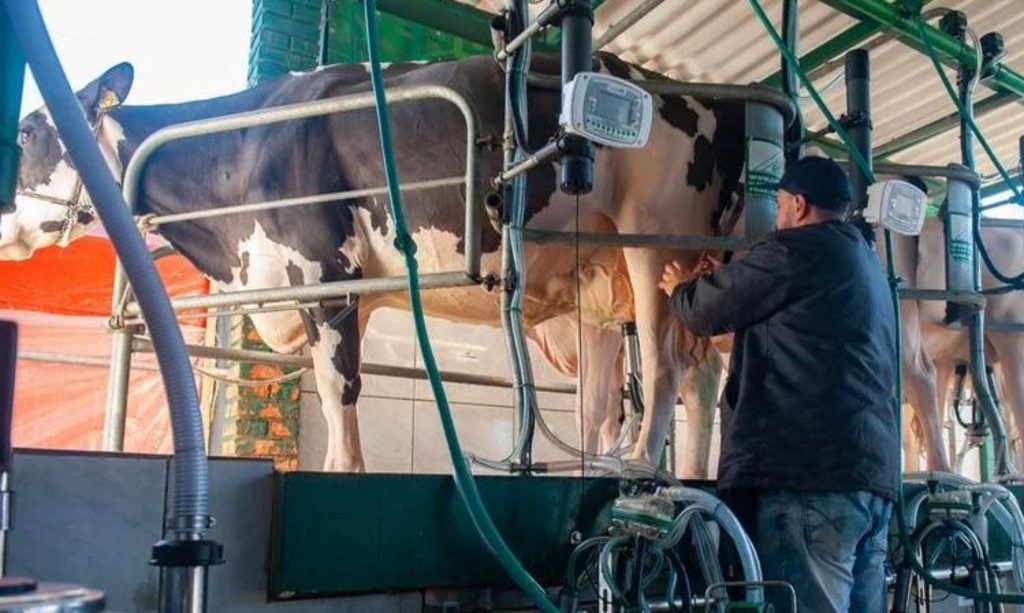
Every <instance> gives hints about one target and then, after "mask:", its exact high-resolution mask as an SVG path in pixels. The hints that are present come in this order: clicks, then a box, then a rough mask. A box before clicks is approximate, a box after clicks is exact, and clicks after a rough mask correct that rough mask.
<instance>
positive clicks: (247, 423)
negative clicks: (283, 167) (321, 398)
mask: <svg viewBox="0 0 1024 613" xmlns="http://www.w3.org/2000/svg"><path fill="white" fill-rule="evenodd" d="M321 7H322V2H321V0H253V4H252V38H251V39H250V42H249V84H250V85H255V84H256V83H258V82H260V81H262V80H263V79H266V78H272V77H276V76H278V75H281V74H284V73H286V72H289V71H293V70H309V69H311V68H315V67H316V66H317V64H318V60H319V58H320V30H321V28H320V22H321V10H322V9H321ZM238 345H240V346H241V347H243V348H245V349H257V350H261V351H269V349H268V348H267V347H266V346H265V345H264V344H263V343H262V341H261V340H260V338H259V335H258V334H257V333H256V330H255V329H254V328H253V325H252V322H251V321H250V320H249V318H248V317H245V318H244V321H243V323H242V326H241V333H240V337H239V338H238V339H236V343H235V346H238ZM291 372H293V369H282V368H279V367H276V366H267V365H262V364H241V365H240V366H238V367H237V369H236V373H237V376H238V377H239V378H242V379H251V380H269V381H273V380H275V379H279V378H280V377H282V376H283V375H286V374H288V373H291ZM299 387H300V386H299V380H298V379H293V380H290V381H285V382H279V383H268V384H266V385H257V386H250V387H237V388H236V389H235V390H233V393H232V394H230V397H229V400H228V402H227V405H228V406H227V411H226V416H225V425H224V443H223V451H224V453H226V454H229V455H237V456H250V457H252V456H256V457H270V458H273V459H274V464H275V466H276V467H277V468H278V469H279V470H294V469H296V468H297V467H298V437H299V396H300V392H299Z"/></svg>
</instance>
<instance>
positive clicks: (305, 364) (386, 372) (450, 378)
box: [132, 337, 576, 394]
mask: <svg viewBox="0 0 1024 613" xmlns="http://www.w3.org/2000/svg"><path fill="white" fill-rule="evenodd" d="M185 348H186V349H187V350H188V354H189V355H190V356H193V357H197V358H208V359H218V360H227V361H229V362H253V363H256V364H270V365H273V366H286V367H296V368H312V367H313V358H310V357H307V356H301V355H287V354H281V353H271V352H269V351H256V350H252V349H230V348H224V347H208V346H206V345H185ZM132 351H136V352H139V353H152V352H153V345H152V344H151V343H150V342H149V340H148V339H145V338H139V337H136V338H135V339H133V341H132ZM359 371H360V372H361V373H362V374H364V375H375V376H380V377H398V378H403V379H416V380H417V381H426V380H427V373H426V372H425V371H423V370H421V369H419V368H410V367H407V366H395V365H392V364H375V363H372V362H364V363H363V364H362V365H360V367H359ZM441 378H442V379H443V380H444V381H446V382H448V383H462V384H466V385H480V386H484V387H503V388H508V389H511V388H512V381H510V380H508V379H504V378H502V377H488V376H484V375H471V374H467V373H459V372H448V371H441ZM536 388H537V391H539V392H548V393H552V394H574V393H576V386H575V385H568V384H565V385H538V386H536Z"/></svg>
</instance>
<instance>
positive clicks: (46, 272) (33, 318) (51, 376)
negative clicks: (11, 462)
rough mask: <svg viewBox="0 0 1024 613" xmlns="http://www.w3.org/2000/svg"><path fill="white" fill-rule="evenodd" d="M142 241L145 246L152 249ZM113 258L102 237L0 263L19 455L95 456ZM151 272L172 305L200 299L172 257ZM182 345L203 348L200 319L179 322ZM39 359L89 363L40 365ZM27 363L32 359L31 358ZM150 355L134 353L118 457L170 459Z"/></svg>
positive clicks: (192, 273)
mask: <svg viewBox="0 0 1024 613" xmlns="http://www.w3.org/2000/svg"><path fill="white" fill-rule="evenodd" d="M157 241H158V239H155V238H153V237H150V238H149V240H148V242H149V243H150V246H151V247H154V246H156V245H157V244H159V243H158V242H157ZM114 263H115V260H114V251H113V248H112V246H111V244H110V242H109V240H107V239H106V238H104V237H101V236H87V237H84V238H81V239H79V240H77V241H75V242H74V243H72V244H71V245H70V246H69V247H68V248H66V249H63V250H62V249H57V248H49V249H43V250H40V251H39V252H37V253H36V254H35V255H34V256H33V257H32V258H31V259H30V260H26V261H22V262H0V310H2V311H0V319H8V320H13V321H15V322H17V323H18V326H19V340H20V342H19V352H20V353H21V357H20V359H19V360H18V364H17V379H16V386H15V405H14V406H15V410H14V424H13V439H14V440H13V442H14V444H15V445H16V446H18V447H34V448H44V449H76V450H99V449H101V448H102V443H103V441H102V433H103V407H104V404H105V398H106V389H107V372H108V367H107V366H106V365H105V364H104V362H106V361H108V360H109V356H110V335H109V333H107V331H106V330H105V329H104V322H105V321H106V320H107V318H108V317H109V316H110V303H111V293H112V289H113V272H114ZM157 269H158V270H159V272H160V276H161V277H162V278H163V280H164V284H165V285H166V287H167V289H168V292H169V293H170V294H171V295H172V296H182V295H194V294H200V293H207V291H208V284H207V281H206V280H205V279H204V278H203V277H202V275H200V273H199V272H198V271H197V270H196V269H195V268H193V267H192V265H191V264H190V263H189V262H188V261H187V260H185V259H184V258H183V257H181V256H178V255H173V256H169V257H166V258H161V259H160V260H158V261H157ZM182 323H183V326H182V332H183V334H184V336H185V341H186V342H188V343H197V344H198V343H202V341H203V336H204V334H203V333H204V331H203V328H202V327H201V326H202V324H203V323H204V322H203V321H202V320H195V319H190V320H187V321H183V322H182ZM48 354H61V355H65V356H75V357H76V358H84V359H85V360H86V361H91V362H96V363H94V364H67V363H61V362H59V361H54V360H48V359H47V358H48ZM30 358H31V359H30ZM153 364H154V360H153V357H152V356H150V355H140V354H136V355H135V358H134V361H133V365H134V366H135V367H134V368H133V369H132V375H131V386H130V391H129V401H128V421H127V424H126V427H125V451H130V452H140V453H169V452H170V451H171V435H170V424H169V420H168V416H167V401H166V399H165V397H164V391H163V383H162V381H161V377H160V374H159V372H157V371H156V370H155V369H153Z"/></svg>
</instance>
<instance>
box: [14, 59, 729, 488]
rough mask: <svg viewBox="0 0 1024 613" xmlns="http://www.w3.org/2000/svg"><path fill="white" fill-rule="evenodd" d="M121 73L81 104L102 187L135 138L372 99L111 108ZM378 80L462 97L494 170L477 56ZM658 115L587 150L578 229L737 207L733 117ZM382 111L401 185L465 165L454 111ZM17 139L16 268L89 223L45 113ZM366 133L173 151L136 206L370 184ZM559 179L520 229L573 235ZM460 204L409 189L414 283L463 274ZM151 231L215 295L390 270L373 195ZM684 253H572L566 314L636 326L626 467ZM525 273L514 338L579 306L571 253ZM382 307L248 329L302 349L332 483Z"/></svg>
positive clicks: (545, 253)
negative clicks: (587, 185)
mask: <svg viewBox="0 0 1024 613" xmlns="http://www.w3.org/2000/svg"><path fill="white" fill-rule="evenodd" d="M600 64H601V69H602V70H603V71H606V72H609V73H612V74H615V75H618V76H623V77H631V78H645V77H647V76H649V75H646V74H644V75H641V74H640V72H639V71H638V70H637V69H635V68H633V67H631V66H628V65H627V64H625V63H623V62H622V61H621V60H619V59H618V58H616V57H614V56H611V55H602V56H601V57H600ZM535 69H537V70H540V71H545V72H548V73H549V74H555V73H556V71H557V65H556V64H555V63H554V62H553V60H550V59H545V58H536V59H535ZM132 74H133V73H132V69H131V67H130V66H129V65H126V64H122V65H118V66H115V67H114V68H112V69H110V70H109V71H107V72H106V73H105V74H103V75H102V76H100V77H99V78H98V79H97V80H96V81H94V82H92V83H90V84H89V85H88V86H86V87H85V88H84V89H83V90H82V91H81V92H79V98H80V100H81V102H82V105H83V108H84V110H85V112H86V115H87V118H88V119H89V121H90V122H92V123H93V124H94V128H95V130H96V134H97V138H98V140H99V143H100V147H101V149H102V150H103V152H104V154H105V156H106V158H107V160H108V162H109V165H110V167H111V170H112V171H113V172H114V174H115V176H117V177H121V176H122V173H123V169H124V167H125V166H126V164H127V161H128V160H129V159H130V158H131V156H132V154H133V153H134V151H135V150H136V149H137V147H138V146H139V144H140V143H141V142H142V141H143V140H144V139H145V138H146V137H147V136H149V135H151V134H152V133H153V132H154V131H156V130H158V129H160V128H162V127H165V126H167V125H170V124H175V123H180V122H184V121H190V120H197V119H203V118H207V117H212V116H217V115H224V114H229V113H237V112H241V111H251V110H254V109H262V108H268V107H274V106H279V105H283V104H290V103H296V102H303V101H309V100H317V99H323V98H328V97H333V96H342V95H346V94H353V93H359V92H365V91H368V89H369V84H368V78H367V74H366V71H365V68H364V67H363V66H361V65H342V66H333V67H328V68H324V69H320V70H317V71H314V72H309V73H304V74H292V75H289V76H285V77H282V78H280V79H277V80H273V81H269V82H266V83H263V84H261V85H259V86H257V87H254V88H252V89H249V90H246V91H243V92H241V93H238V94H235V95H231V96H226V97H222V98H216V99H212V100H206V101H199V102H190V103H184V104H170V105H158V106H123V105H121V104H120V102H121V101H123V100H124V99H125V98H126V96H127V95H128V91H129V89H130V86H131V82H132ZM385 76H386V77H387V84H388V87H400V86H409V85H419V84H441V85H445V86H447V87H450V88H452V89H454V90H456V91H458V92H459V93H461V94H462V95H463V96H465V97H466V99H467V100H469V101H470V104H471V106H472V108H473V111H474V113H475V115H476V121H477V126H478V130H479V135H480V137H481V138H480V141H479V154H480V161H481V172H482V179H483V180H485V181H487V180H489V179H490V178H491V177H493V176H495V175H496V174H497V173H498V171H499V169H500V165H501V158H502V154H501V151H500V148H499V147H498V146H497V145H498V144H500V143H501V137H502V133H503V127H504V123H503V108H504V103H503V91H504V75H503V73H502V71H501V68H500V67H499V66H498V65H497V64H496V63H495V62H494V61H493V60H492V59H491V58H487V57H478V58H472V59H466V60H461V61H457V62H446V63H435V64H428V65H422V66H409V65H403V66H391V67H390V69H389V70H388V71H387V72H386V74H385ZM529 106H530V123H531V126H530V134H531V137H532V138H534V139H535V141H536V142H534V143H533V146H537V147H539V146H540V145H541V144H542V141H543V139H544V138H546V137H547V136H548V135H550V134H552V133H554V131H555V129H556V123H557V115H558V109H559V99H558V95H557V92H552V91H544V90H531V91H530V95H529ZM655 107H656V109H657V111H658V112H657V114H656V117H655V121H654V126H653V130H652V134H651V138H650V142H649V144H648V145H647V147H646V148H644V149H642V150H634V151H625V150H614V149H609V148H603V147H599V148H598V149H597V150H596V154H595V177H596V179H595V185H594V190H593V192H592V193H591V194H590V195H588V196H586V197H584V198H582V200H581V203H580V218H579V227H580V230H581V231H590V232H622V233H652V234H654V233H656V234H679V235H684V234H687V235H711V234H713V233H714V232H715V221H714V220H715V219H716V211H718V210H720V209H723V208H725V207H729V206H731V205H732V204H733V203H734V202H735V201H736V199H737V196H736V188H737V185H738V181H739V177H740V173H741V167H742V163H743V129H744V126H743V121H744V119H743V108H742V106H741V105H739V104H736V103H720V102H710V101H698V100H695V99H692V98H683V97H678V96H675V97H660V98H656V99H655ZM390 113H391V119H392V122H393V126H394V148H395V152H396V156H397V163H398V169H399V172H400V174H401V178H402V180H403V181H405V182H413V181H422V180H427V179H434V178H440V177H449V176H453V175H458V174H460V173H462V172H463V170H464V164H465V162H464V155H465V129H464V122H463V118H462V115H461V113H459V112H458V111H457V109H455V107H453V106H452V105H450V104H449V103H446V102H442V101H419V102H409V103H402V104H398V105H394V106H392V107H391V111H390ZM20 130H21V132H20V136H19V140H20V144H21V146H22V148H23V156H22V165H21V172H20V175H19V190H20V191H21V193H20V194H19V196H18V198H17V200H16V204H17V208H16V210H15V212H14V213H12V214H9V215H3V216H2V218H0V257H2V258H4V259H21V258H27V257H29V256H31V254H32V252H33V251H35V250H36V249H39V248H42V247H46V246H48V245H52V244H56V243H65V244H66V243H67V242H68V241H70V240H74V239H75V238H77V237H79V236H81V235H83V234H84V233H86V232H87V231H88V230H89V229H90V227H91V226H92V225H94V224H95V223H96V219H95V215H94V214H93V211H91V210H90V205H89V201H88V195H87V194H85V195H83V196H82V199H81V200H79V198H78V197H72V196H71V194H72V192H73V191H75V185H76V183H77V181H76V179H77V177H76V173H75V170H74V167H73V165H72V164H71V162H70V160H69V158H68V156H67V153H66V151H65V149H64V147H63V145H62V143H61V142H60V141H59V139H58V136H57V133H56V130H55V129H54V126H53V124H52V122H51V120H50V118H49V116H48V115H47V111H46V109H45V108H44V109H40V110H38V111H36V112H34V113H32V114H30V115H28V116H27V117H26V118H25V119H24V120H22V122H21V124H20ZM376 130H377V128H376V122H375V119H374V111H373V110H372V109H370V110H364V111H358V112H351V113H343V114H337V115H333V116H328V117H321V118H315V119H309V120H304V121H292V122H287V123H281V124H275V125H271V126H266V127H259V128H250V129H246V130H240V131H235V132H230V133H224V134H218V135H212V136H204V137H198V138H194V139H190V140H185V141H178V142H174V143H171V144H168V145H167V146H165V147H163V148H162V149H160V150H159V151H158V152H157V153H156V154H155V155H154V156H153V157H152V158H151V161H150V162H149V165H148V167H147V170H146V172H145V175H144V177H143V181H142V187H141V191H142V193H141V197H140V198H139V210H137V211H135V213H136V214H138V215H145V214H158V215H161V214H168V213H180V212H183V211H189V210H194V209H196V208H198V207H216V206H227V205H234V204H240V203H245V202H255V201H264V200H272V199H278V198H286V197H293V196H303V195H310V194H316V193H323V192H331V191H341V190H348V189H359V188H368V187H376V186H380V185H383V184H384V178H383V173H382V170H381V157H380V151H379V145H378V137H377V132H376ZM556 184H557V166H556V165H555V164H549V165H544V166H542V167H539V168H538V169H536V170H535V171H533V172H532V173H531V175H530V190H529V194H528V211H527V219H528V225H529V226H530V227H532V228H540V229H549V230H563V231H564V230H571V229H573V227H574V225H575V216H576V210H577V209H576V206H575V203H574V201H573V200H572V199H571V198H569V197H567V196H565V195H563V194H561V193H560V192H558V190H557V187H556ZM68 200H74V204H75V206H72V207H68V206H62V205H61V204H58V202H60V201H68ZM463 203H464V199H463V191H462V190H461V188H458V187H450V188H443V189H434V190H429V191H417V192H412V193H408V194H407V196H406V198H405V206H406V214H407V216H408V219H409V223H410V230H411V232H412V234H413V238H414V239H415V241H416V243H417V245H418V253H417V257H418V259H419V261H420V268H421V270H422V271H423V272H434V271H446V270H458V269H460V267H461V266H462V260H463V253H462V252H463V246H464V238H465V237H464V229H463V215H464V204H463ZM65 204H67V202H65ZM485 217H486V216H483V215H482V216H481V218H485ZM478 231H479V232H480V233H481V245H482V248H483V259H482V274H483V275H485V276H487V275H490V276H492V277H498V276H499V275H500V271H501V267H500V259H501V258H500V236H499V234H497V233H496V232H495V231H494V230H493V229H492V227H491V226H490V224H489V223H488V222H487V221H486V220H485V221H482V222H481V224H480V227H479V228H478ZM160 232H161V234H162V235H163V236H164V237H165V238H166V239H167V240H169V241H170V242H171V243H172V244H173V245H174V247H175V248H176V249H177V250H178V251H180V252H181V253H182V254H183V255H184V256H185V257H187V258H188V259H189V260H190V261H191V262H192V263H193V264H195V265H196V267H197V268H199V270H201V271H202V272H203V273H204V274H206V275H207V276H208V277H209V278H210V279H211V280H212V281H214V282H215V283H216V285H217V286H218V287H219V288H220V289H222V290H236V289H243V288H244V289H264V288H280V287H287V286H295V285H301V284H310V283H317V282H322V281H323V282H326V281H338V280H344V279H355V278H360V277H381V276H393V275H402V274H404V273H405V268H404V264H403V259H402V257H401V255H400V253H399V252H398V251H397V250H396V249H395V248H394V246H393V239H394V226H393V222H392V219H391V217H390V215H389V212H388V208H387V203H386V202H385V201H384V200H383V199H382V198H366V199H363V200H361V201H357V202H346V203H327V204H320V205H313V206H307V207H302V208H289V209H282V210H272V211H263V212H258V213H253V214H244V215H243V214H239V215H232V216H228V217H219V218H210V219H203V220H196V221H188V222H182V223H175V224H169V225H166V226H161V228H160ZM696 255H697V254H694V253H692V252H686V251H680V250H673V249H658V250H653V249H636V248H628V249H617V248H609V247H603V246H589V245H587V246H581V248H580V265H581V267H582V274H581V278H582V280H583V283H582V294H581V297H580V303H581V305H582V312H583V318H584V321H585V322H586V323H587V324H588V326H589V325H590V324H594V325H603V326H605V327H607V325H608V324H609V322H617V321H622V320H624V319H625V318H627V317H632V315H633V314H634V313H635V317H636V321H637V324H638V329H639V335H640V346H641V353H642V360H643V368H644V396H645V398H646V399H647V406H648V410H647V412H646V415H645V418H644V423H643V427H642V431H641V434H640V440H639V442H638V444H637V446H636V452H635V455H636V456H637V457H638V458H644V459H649V458H658V457H659V456H660V454H661V450H662V447H663V445H664V441H665V436H666V432H667V428H668V426H669V423H670V420H671V416H672V410H673V406H674V403H675V398H676V393H677V390H678V389H679V382H680V377H681V376H682V367H683V365H682V364H681V363H680V359H679V352H678V351H677V345H678V344H679V343H680V342H683V340H684V339H681V338H679V337H678V335H679V334H681V333H682V332H680V331H679V329H678V326H675V325H673V322H672V319H671V316H670V315H669V312H668V309H667V306H666V304H665V301H664V299H663V296H662V295H661V294H660V293H659V290H658V287H657V282H658V280H659V279H660V276H661V271H662V269H663V268H664V265H665V263H666V262H668V261H671V260H673V259H675V260H679V261H680V262H684V263H686V262H689V263H693V262H695V261H696ZM526 267H527V269H528V277H527V279H528V280H527V287H526V300H525V303H524V307H523V315H524V319H525V322H526V324H527V326H531V327H532V326H536V325H538V324H540V323H542V322H544V321H545V320H548V319H551V318H554V317H557V316H559V315H562V314H566V313H571V312H574V310H575V305H576V302H577V295H576V286H575V282H574V274H575V267H576V261H575V257H574V252H573V249H572V247H571V246H565V245H529V246H527V248H526ZM623 288H625V289H623ZM605 296H611V297H612V298H611V299H610V300H606V299H604V297H605ZM498 299H499V294H498V290H496V289H487V288H486V287H485V286H483V285H481V286H479V287H476V286H474V287H463V288H452V289H445V290H434V291H428V292H425V294H424V307H425V309H426V311H427V313H428V314H430V315H433V316H438V317H443V318H447V319H451V320H457V321H465V322H474V323H489V324H496V323H497V318H498V313H499V311H498ZM624 302H625V303H624ZM380 306H393V307H398V308H408V302H407V297H406V295H405V293H404V292H394V293H389V294H378V295H367V296H364V297H362V298H361V299H360V300H359V302H358V308H357V309H356V310H355V311H354V312H353V313H352V314H351V315H350V316H348V317H344V318H340V319H339V318H337V317H336V316H337V315H338V314H339V309H335V308H325V309H319V310H313V311H311V312H310V313H308V314H306V315H305V316H300V314H298V313H294V312H288V313H268V314H261V315H255V316H253V322H254V324H255V326H256V329H257V331H258V332H259V334H260V336H261V337H262V338H263V339H264V341H265V342H266V343H267V344H268V345H269V346H270V347H271V348H273V349H274V350H275V351H279V352H286V353H287V352H295V351H298V350H300V349H301V348H302V347H303V345H305V344H306V343H309V345H310V346H311V353H312V356H313V361H314V365H315V368H314V370H315V373H316V382H317V389H318V391H319V393H320V397H321V399H322V402H323V411H324V414H325V416H326V418H327V424H328V428H329V433H328V438H329V451H328V454H327V459H326V462H325V468H326V469H328V470H341V471H350V470H361V469H363V468H364V466H363V460H362V456H361V452H360V445H359V430H358V426H357V421H356V411H355V407H356V401H357V399H358V398H359V391H360V377H359V363H360V342H359V339H360V333H361V331H362V330H364V329H365V326H366V323H367V320H368V318H369V316H370V313H371V312H372V311H373V310H374V309H376V308H377V307H380ZM304 320H305V321H304ZM584 351H586V343H585V344H584Z"/></svg>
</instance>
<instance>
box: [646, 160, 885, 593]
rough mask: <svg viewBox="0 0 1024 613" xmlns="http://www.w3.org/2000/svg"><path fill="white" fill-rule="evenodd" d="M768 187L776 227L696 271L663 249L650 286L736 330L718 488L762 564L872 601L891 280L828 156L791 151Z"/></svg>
mask: <svg viewBox="0 0 1024 613" xmlns="http://www.w3.org/2000/svg"><path fill="white" fill-rule="evenodd" d="M777 200H778V218H777V226H778V232H776V233H774V234H772V235H770V236H768V237H766V238H765V239H763V240H761V241H759V242H758V243H756V244H755V245H754V246H752V247H751V249H750V251H749V252H748V253H747V254H746V255H745V257H743V258H742V259H739V260H736V261H733V262H730V263H729V264H725V265H721V266H717V265H715V264H712V265H711V266H710V268H712V270H710V271H708V272H704V273H703V274H700V273H698V274H690V273H687V272H684V269H683V267H681V266H680V265H678V264H676V263H674V262H673V263H670V264H668V265H667V266H666V268H665V271H664V274H663V278H662V281H661V284H660V287H661V288H662V290H663V291H664V292H665V293H666V294H668V295H669V297H670V300H669V302H670V308H671V310H672V311H673V313H674V314H675V315H676V317H678V318H679V319H680V320H681V321H682V323H683V324H684V325H685V326H687V327H688V328H690V329H691V330H692V331H694V332H695V333H697V334H701V335H707V336H712V335H718V334H723V333H727V332H735V335H736V336H735V341H734V345H733V352H732V356H731V363H730V367H729V378H728V382H727V384H726V386H725V392H724V395H723V399H722V403H721V410H722V444H721V459H720V461H719V469H718V487H719V492H720V493H721V494H722V495H723V498H725V499H726V500H727V501H728V502H729V503H730V505H731V506H733V508H734V510H735V511H736V512H737V515H738V516H739V517H740V518H741V521H743V523H744V524H745V527H746V529H747V530H748V532H750V534H751V535H752V537H753V539H754V542H755V544H756V547H757V551H758V553H759V555H760V556H761V562H762V565H763V568H764V576H765V578H766V579H778V580H784V581H786V582H788V583H790V584H792V585H793V587H794V588H795V589H796V593H797V598H798V602H799V610H800V611H816V612H826V611H882V610H884V607H885V574H884V568H883V563H884V559H885V552H886V536H887V533H888V523H889V516H890V513H891V509H892V503H893V501H894V500H895V499H896V493H897V487H898V483H897V479H898V475H899V441H898V440H897V424H896V406H895V402H894V399H893V395H892V385H893V381H894V378H895V376H896V363H895V356H894V354H893V347H894V345H895V338H894V329H895V328H894V313H893V309H892V305H891V302H890V295H889V289H888V286H887V282H886V279H885V276H884V274H883V272H882V268H881V266H880V264H879V261H878V257H877V256H876V254H875V251H874V249H873V248H872V247H871V246H870V245H869V244H868V243H867V242H866V241H865V240H864V238H863V237H862V236H861V233H860V232H859V231H858V230H857V229H855V228H854V227H853V226H851V225H849V224H847V223H846V222H845V218H846V214H847V209H848V207H849V203H850V200H851V197H850V188H849V184H848V182H847V179H846V175H845V173H844V172H843V170H842V169H841V168H840V167H839V166H838V165H837V164H835V163H834V162H832V161H831V160H827V159H825V158H818V157H808V158H804V159H803V160H800V161H798V162H796V163H795V164H792V165H790V167H789V168H788V169H787V170H786V173H785V174H784V176H783V178H782V180H781V182H780V183H779V185H778V192H777ZM769 594H771V590H769ZM772 600H773V601H775V602H776V610H780V611H783V610H789V606H788V602H787V600H786V599H785V598H784V593H782V592H778V593H776V594H775V597H774V598H772Z"/></svg>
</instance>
